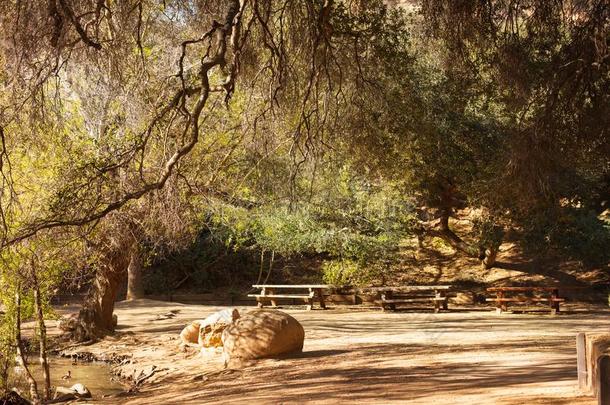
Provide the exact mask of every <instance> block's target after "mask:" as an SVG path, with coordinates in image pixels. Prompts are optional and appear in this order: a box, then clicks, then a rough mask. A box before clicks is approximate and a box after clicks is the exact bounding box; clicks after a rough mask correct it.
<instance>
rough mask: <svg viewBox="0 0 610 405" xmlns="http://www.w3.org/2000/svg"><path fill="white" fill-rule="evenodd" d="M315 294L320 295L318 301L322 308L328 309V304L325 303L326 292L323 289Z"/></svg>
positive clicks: (317, 289) (318, 289)
mask: <svg viewBox="0 0 610 405" xmlns="http://www.w3.org/2000/svg"><path fill="white" fill-rule="evenodd" d="M315 292H316V294H317V295H318V299H319V300H320V308H322V309H326V303H325V302H324V292H323V291H322V289H321V288H316V290H315Z"/></svg>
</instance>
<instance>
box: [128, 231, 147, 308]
mask: <svg viewBox="0 0 610 405" xmlns="http://www.w3.org/2000/svg"><path fill="white" fill-rule="evenodd" d="M143 267H144V266H143V263H142V253H141V250H140V244H139V243H137V242H135V243H134V244H133V246H132V247H131V250H130V252H129V265H128V266H127V299H128V300H135V299H138V298H144V285H143V280H142V271H143Z"/></svg>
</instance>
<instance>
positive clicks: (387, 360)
mask: <svg viewBox="0 0 610 405" xmlns="http://www.w3.org/2000/svg"><path fill="white" fill-rule="evenodd" d="M218 309H221V308H220V307H208V306H198V305H183V304H176V303H165V302H157V301H149V300H141V301H138V302H133V303H119V305H118V307H117V314H118V316H119V323H120V325H121V327H120V329H119V331H120V334H119V335H118V336H117V337H112V338H108V339H105V340H104V341H102V342H99V343H96V344H95V345H92V346H87V347H84V348H81V349H79V350H83V351H89V352H92V353H94V354H95V355H97V356H100V357H103V356H108V355H109V354H111V353H115V354H118V355H127V356H130V357H131V358H132V362H131V363H129V364H125V365H123V366H122V367H121V372H122V373H123V374H124V375H125V374H130V375H133V374H134V373H135V374H136V375H138V374H139V373H140V372H141V371H142V370H147V369H150V366H151V365H156V366H157V367H158V369H161V370H162V371H160V372H158V373H157V374H155V376H154V378H153V379H151V383H150V384H148V385H145V386H144V387H142V389H141V390H140V392H139V393H138V394H137V395H134V396H131V397H125V398H113V399H110V398H108V399H105V400H104V401H103V402H104V403H127V404H151V405H153V404H201V403H206V404H209V403H218V404H220V403H223V404H226V403H238V402H244V401H248V402H250V403H347V402H354V401H355V402H357V403H406V404H434V403H442V404H479V403H485V404H526V403H527V404H594V403H595V401H594V399H593V398H591V397H586V396H583V395H582V394H581V393H579V392H578V390H577V387H576V369H575V354H576V353H575V334H576V333H577V332H578V331H607V330H608V326H609V322H608V321H609V318H608V315H610V311H609V310H608V309H607V308H603V307H590V306H589V307H587V308H585V307H583V306H578V305H571V306H568V311H567V312H566V313H563V314H561V315H559V316H550V315H546V314H501V315H498V314H495V313H493V312H491V311H490V310H487V309H485V310H476V311H475V310H469V311H455V312H450V313H442V314H433V313H429V312H423V313H422V312H420V313H418V312H397V313H383V312H380V311H374V310H354V309H346V308H338V309H331V310H327V311H320V310H318V311H305V310H301V309H291V308H288V309H283V310H285V311H286V312H288V313H290V314H291V315H293V316H294V317H295V318H297V319H298V320H299V321H300V322H301V323H302V324H303V326H304V328H305V331H306V341H305V347H304V352H303V354H302V355H300V356H298V357H296V358H290V359H281V360H271V359H268V360H262V361H259V362H256V363H252V364H250V365H246V366H245V367H243V368H235V369H226V370H225V369H223V367H222V364H221V360H220V355H219V354H216V353H213V352H207V353H198V352H196V351H195V350H190V351H187V352H183V351H180V350H179V348H178V339H177V336H178V333H179V331H180V330H181V328H182V327H183V326H184V324H186V323H187V322H188V321H190V320H192V319H199V318H203V317H205V316H207V315H208V314H210V313H212V312H214V311H216V310H218ZM170 310H177V311H178V312H177V314H176V316H175V317H174V318H171V319H165V320H156V318H157V315H161V314H166V313H168V312H169V311H170Z"/></svg>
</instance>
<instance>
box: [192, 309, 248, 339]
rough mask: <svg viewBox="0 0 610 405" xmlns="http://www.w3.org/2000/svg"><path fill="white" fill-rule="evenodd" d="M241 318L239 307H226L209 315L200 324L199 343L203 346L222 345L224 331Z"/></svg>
mask: <svg viewBox="0 0 610 405" xmlns="http://www.w3.org/2000/svg"><path fill="white" fill-rule="evenodd" d="M237 319H239V312H238V311H237V309H234V308H233V309H231V308H228V309H224V310H222V311H218V312H216V313H213V314H212V315H210V316H208V317H207V318H205V319H204V320H203V322H201V324H200V326H199V338H198V341H197V342H198V343H199V346H201V347H222V332H223V331H224V330H225V329H226V328H227V326H229V325H230V324H232V323H233V322H235V321H236V320H237Z"/></svg>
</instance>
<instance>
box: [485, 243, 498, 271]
mask: <svg viewBox="0 0 610 405" xmlns="http://www.w3.org/2000/svg"><path fill="white" fill-rule="evenodd" d="M497 255H498V249H497V248H493V247H491V248H488V249H485V257H484V258H483V266H485V268H486V269H490V268H492V267H493V266H494V264H496V256H497Z"/></svg>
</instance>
